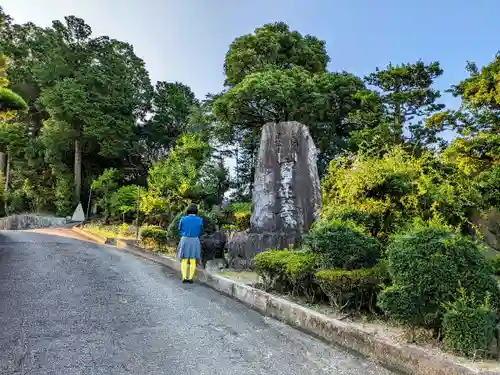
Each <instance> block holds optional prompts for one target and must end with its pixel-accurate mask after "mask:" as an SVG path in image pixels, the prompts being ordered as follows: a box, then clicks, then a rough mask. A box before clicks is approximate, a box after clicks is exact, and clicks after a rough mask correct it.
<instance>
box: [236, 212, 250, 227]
mask: <svg viewBox="0 0 500 375" xmlns="http://www.w3.org/2000/svg"><path fill="white" fill-rule="evenodd" d="M251 216H252V214H251V213H250V212H235V213H234V225H235V226H236V227H237V228H238V230H246V229H248V228H250V218H251Z"/></svg>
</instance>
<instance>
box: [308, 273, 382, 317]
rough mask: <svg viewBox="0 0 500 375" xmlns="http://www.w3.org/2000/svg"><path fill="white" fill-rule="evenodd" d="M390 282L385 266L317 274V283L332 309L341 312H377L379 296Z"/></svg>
mask: <svg viewBox="0 0 500 375" xmlns="http://www.w3.org/2000/svg"><path fill="white" fill-rule="evenodd" d="M389 281H390V278H389V274H388V272H387V268H386V267H385V265H383V264H378V265H376V266H375V267H372V268H361V269H355V270H343V269H326V270H321V271H319V272H317V273H316V282H317V283H318V284H319V286H320V287H321V289H322V291H323V293H325V295H326V296H327V297H328V300H329V302H330V304H331V305H332V307H334V308H335V309H337V310H339V311H343V310H356V311H359V310H361V309H363V310H368V311H371V312H373V311H375V308H376V299H377V294H378V292H379V291H380V290H381V289H382V286H383V285H384V284H386V283H388V282H389Z"/></svg>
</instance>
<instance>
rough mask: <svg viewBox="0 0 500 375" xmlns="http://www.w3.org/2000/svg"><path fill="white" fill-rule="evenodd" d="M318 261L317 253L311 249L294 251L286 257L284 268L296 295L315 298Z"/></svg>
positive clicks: (310, 298) (309, 298) (287, 279)
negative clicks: (315, 274)
mask: <svg viewBox="0 0 500 375" xmlns="http://www.w3.org/2000/svg"><path fill="white" fill-rule="evenodd" d="M317 263H318V257H317V255H316V254H314V253H312V252H310V251H296V252H292V253H291V254H290V255H289V256H288V257H287V258H286V260H285V261H284V269H283V270H284V273H285V277H286V281H287V284H289V285H290V286H291V292H292V294H293V295H294V296H297V295H304V296H305V297H306V298H307V299H308V300H313V299H314V297H315V294H316V285H315V284H314V273H315V272H316V268H317Z"/></svg>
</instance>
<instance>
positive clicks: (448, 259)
mask: <svg viewBox="0 0 500 375" xmlns="http://www.w3.org/2000/svg"><path fill="white" fill-rule="evenodd" d="M388 266H389V273H390V275H391V279H392V282H393V285H392V286H390V287H388V288H387V289H385V290H384V291H383V292H382V293H381V294H380V296H379V305H380V307H381V308H382V309H383V310H384V311H385V312H386V313H387V314H388V315H389V316H392V317H393V318H394V319H396V320H398V321H400V322H402V323H404V324H407V325H410V326H420V327H426V328H431V329H433V330H434V331H435V333H438V332H439V330H440V328H441V321H442V318H443V314H444V308H443V304H444V303H447V302H453V301H454V300H455V298H456V294H457V293H456V291H457V288H458V287H459V283H461V284H462V286H463V287H464V288H465V290H466V291H467V293H470V294H474V295H475V296H476V297H477V298H479V299H481V300H482V299H484V298H485V296H486V294H487V293H489V294H490V295H491V302H492V306H494V307H495V308H498V306H499V300H500V292H499V287H498V284H497V281H496V279H495V277H494V276H493V271H492V269H491V267H490V265H489V264H488V262H487V260H486V258H485V257H484V255H483V253H482V251H481V248H480V247H479V245H478V244H477V243H476V242H474V241H473V240H472V239H470V238H468V237H464V236H462V235H460V234H458V233H456V232H453V231H451V230H450V229H448V228H447V227H444V226H442V225H440V224H436V223H429V224H427V225H421V224H417V225H415V226H414V227H412V228H410V229H409V230H408V231H406V232H404V233H402V234H400V235H398V236H395V237H394V239H393V241H392V242H391V243H390V244H389V247H388Z"/></svg>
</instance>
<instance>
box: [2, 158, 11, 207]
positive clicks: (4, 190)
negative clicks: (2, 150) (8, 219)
mask: <svg viewBox="0 0 500 375" xmlns="http://www.w3.org/2000/svg"><path fill="white" fill-rule="evenodd" d="M5 155H6V159H7V160H6V163H5V188H4V189H3V196H4V200H3V202H4V211H5V215H7V214H8V212H7V211H8V206H7V195H8V193H9V179H10V155H9V153H6V154H5Z"/></svg>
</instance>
